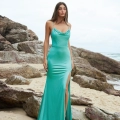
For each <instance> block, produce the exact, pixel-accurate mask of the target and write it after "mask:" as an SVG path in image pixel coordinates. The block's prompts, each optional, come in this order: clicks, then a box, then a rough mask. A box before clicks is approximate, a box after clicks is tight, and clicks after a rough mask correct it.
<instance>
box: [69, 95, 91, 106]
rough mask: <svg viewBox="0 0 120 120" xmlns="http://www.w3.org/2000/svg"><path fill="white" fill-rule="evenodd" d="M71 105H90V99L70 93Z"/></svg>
mask: <svg viewBox="0 0 120 120" xmlns="http://www.w3.org/2000/svg"><path fill="white" fill-rule="evenodd" d="M71 104H72V105H92V100H91V99H89V98H84V97H82V96H79V97H78V96H75V95H71Z"/></svg>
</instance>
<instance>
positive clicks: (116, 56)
mask: <svg viewBox="0 0 120 120" xmlns="http://www.w3.org/2000/svg"><path fill="white" fill-rule="evenodd" d="M101 54H103V55H105V56H107V57H109V58H112V59H114V60H116V61H119V62H120V53H109V52H102V53H101ZM107 82H108V83H109V84H112V85H113V86H114V89H116V90H120V80H119V79H118V80H107Z"/></svg>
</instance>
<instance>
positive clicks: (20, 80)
mask: <svg viewBox="0 0 120 120" xmlns="http://www.w3.org/2000/svg"><path fill="white" fill-rule="evenodd" d="M5 83H7V84H9V85H29V84H30V80H28V79H26V78H24V77H22V76H20V75H12V76H11V77H8V78H7V79H6V80H5Z"/></svg>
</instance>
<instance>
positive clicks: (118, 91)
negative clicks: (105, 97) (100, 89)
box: [104, 89, 120, 96]
mask: <svg viewBox="0 0 120 120" xmlns="http://www.w3.org/2000/svg"><path fill="white" fill-rule="evenodd" d="M104 92H106V93H107V94H111V95H115V96H120V90H114V89H105V90H104Z"/></svg>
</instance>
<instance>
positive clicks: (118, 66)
mask: <svg viewBox="0 0 120 120" xmlns="http://www.w3.org/2000/svg"><path fill="white" fill-rule="evenodd" d="M77 51H78V54H79V56H80V57H82V58H85V59H87V60H88V62H89V63H90V64H91V65H92V66H93V67H95V68H97V69H99V70H101V71H104V72H106V73H114V74H120V63H119V62H118V61H116V60H114V59H112V58H109V57H107V56H105V55H102V54H101V53H95V52H92V51H89V50H85V49H82V48H78V49H77Z"/></svg>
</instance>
